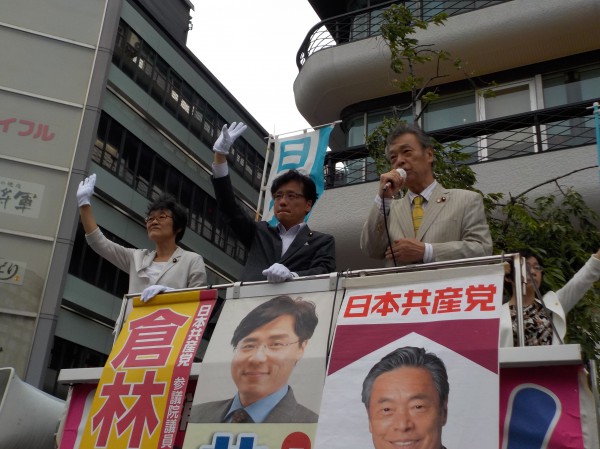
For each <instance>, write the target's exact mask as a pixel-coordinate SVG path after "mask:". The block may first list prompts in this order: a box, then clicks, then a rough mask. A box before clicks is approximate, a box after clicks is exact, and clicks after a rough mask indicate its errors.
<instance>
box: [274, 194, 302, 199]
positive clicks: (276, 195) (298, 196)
mask: <svg viewBox="0 0 600 449" xmlns="http://www.w3.org/2000/svg"><path fill="white" fill-rule="evenodd" d="M283 198H285V199H286V200H288V201H294V200H297V199H298V198H304V195H302V194H301V193H296V192H285V193H283V192H277V193H276V194H275V195H273V199H274V200H275V201H281V200H282V199H283Z"/></svg>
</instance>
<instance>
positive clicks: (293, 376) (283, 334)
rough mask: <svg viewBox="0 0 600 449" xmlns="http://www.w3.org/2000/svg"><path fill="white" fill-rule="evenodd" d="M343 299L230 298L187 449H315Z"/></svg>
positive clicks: (201, 380) (327, 295)
mask: <svg viewBox="0 0 600 449" xmlns="http://www.w3.org/2000/svg"><path fill="white" fill-rule="evenodd" d="M334 298H335V292H332V291H327V292H308V293H289V294H287V293H286V294H274V295H269V296H261V297H246V298H244V297H243V296H242V298H241V299H229V300H227V301H226V302H225V304H224V305H223V309H222V311H221V314H220V317H219V320H218V322H217V325H216V327H215V330H214V332H213V335H212V337H211V340H210V343H209V345H208V348H207V351H206V355H205V357H204V359H203V361H202V364H201V366H200V370H199V374H198V384H197V388H196V394H195V396H194V401H193V406H192V409H191V412H190V417H189V422H188V426H187V431H186V435H185V442H184V446H183V448H184V449H232V448H244V449H259V448H260V449H267V448H277V449H280V448H288V449H291V448H294V449H310V448H312V447H313V446H314V435H315V430H316V426H317V421H318V419H319V413H320V404H321V395H322V391H323V383H324V379H325V370H326V354H327V345H328V338H329V335H330V328H331V320H332V316H333V308H334Z"/></svg>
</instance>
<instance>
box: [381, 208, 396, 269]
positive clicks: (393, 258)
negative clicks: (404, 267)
mask: <svg viewBox="0 0 600 449" xmlns="http://www.w3.org/2000/svg"><path fill="white" fill-rule="evenodd" d="M381 208H382V211H383V225H384V227H385V235H386V236H387V241H388V245H389V247H390V252H391V253H392V260H393V261H394V267H397V266H398V263H397V262H396V256H395V255H394V249H393V248H392V239H391V237H390V230H389V229H388V223H387V213H386V211H385V198H383V197H382V198H381ZM391 209H392V208H391V207H390V211H391Z"/></svg>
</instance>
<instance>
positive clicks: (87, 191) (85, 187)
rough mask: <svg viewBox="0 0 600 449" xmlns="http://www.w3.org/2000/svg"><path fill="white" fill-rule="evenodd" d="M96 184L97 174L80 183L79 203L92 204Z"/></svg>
mask: <svg viewBox="0 0 600 449" xmlns="http://www.w3.org/2000/svg"><path fill="white" fill-rule="evenodd" d="M95 185H96V174H95V173H94V174H92V175H90V176H88V177H87V178H85V179H84V180H83V181H81V182H80V183H79V187H77V205H78V206H79V207H81V206H87V205H89V204H90V200H91V199H92V195H93V194H94V186H95Z"/></svg>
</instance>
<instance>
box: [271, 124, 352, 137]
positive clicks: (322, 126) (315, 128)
mask: <svg viewBox="0 0 600 449" xmlns="http://www.w3.org/2000/svg"><path fill="white" fill-rule="evenodd" d="M338 123H342V120H336V121H335V122H331V123H325V124H323V125H317V126H311V128H312V129H314V130H315V131H316V130H317V129H319V128H324V127H326V126H329V125H337V124H338ZM300 132H302V133H305V134H306V133H307V132H308V128H304V129H298V130H296V131H288V132H287V133H281V134H277V135H276V136H274V135H272V134H269V135H268V136H267V137H263V139H271V138H276V137H279V136H285V135H287V134H296V133H300Z"/></svg>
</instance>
